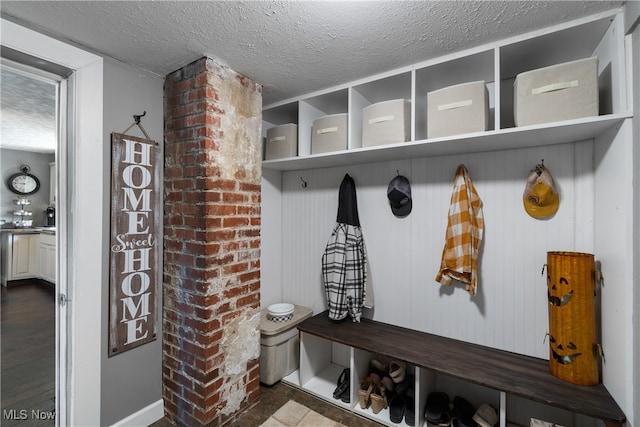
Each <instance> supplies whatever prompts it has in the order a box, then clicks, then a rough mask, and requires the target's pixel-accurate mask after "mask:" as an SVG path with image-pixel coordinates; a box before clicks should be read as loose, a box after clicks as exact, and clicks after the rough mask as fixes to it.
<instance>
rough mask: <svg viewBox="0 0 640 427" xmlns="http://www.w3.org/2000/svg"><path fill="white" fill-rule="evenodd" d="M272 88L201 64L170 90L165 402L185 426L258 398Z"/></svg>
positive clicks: (225, 416) (228, 417)
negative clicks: (267, 110) (266, 119)
mask: <svg viewBox="0 0 640 427" xmlns="http://www.w3.org/2000/svg"><path fill="white" fill-rule="evenodd" d="M261 104H262V89H261V87H260V86H259V85H257V84H255V83H253V82H252V81H251V80H249V79H247V78H245V77H243V76H241V75H239V74H237V73H236V72H234V71H232V70H229V69H228V68H225V67H222V66H220V65H218V64H216V63H215V62H214V61H212V60H211V59H208V58H202V59H200V60H198V61H195V62H193V63H191V64H189V65H187V66H185V67H184V68H182V69H180V70H178V71H175V72H173V73H171V74H169V75H168V76H167V77H166V80H165V87H164V121H165V213H164V218H165V222H164V277H163V282H164V283H163V287H164V311H163V315H164V317H163V339H164V343H163V356H164V363H163V365H164V366H163V395H164V404H165V413H166V415H167V417H168V418H169V419H170V420H171V421H173V422H174V423H176V424H177V425H185V426H205V425H211V426H214V425H225V424H227V423H229V422H230V421H232V420H233V419H235V418H236V417H237V415H238V414H240V413H241V412H242V411H244V410H245V409H246V408H248V407H250V406H252V405H253V404H255V403H256V402H257V400H258V397H259V390H260V389H259V366H258V362H259V355H260V311H259V306H260V178H261V158H262V156H261V153H262V148H261V147H262V138H261V123H262V112H261V110H262V105H261Z"/></svg>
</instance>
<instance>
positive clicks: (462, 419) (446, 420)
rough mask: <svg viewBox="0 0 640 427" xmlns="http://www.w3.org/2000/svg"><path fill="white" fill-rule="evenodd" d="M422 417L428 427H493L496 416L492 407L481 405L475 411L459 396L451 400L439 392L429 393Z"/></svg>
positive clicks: (496, 419)
mask: <svg viewBox="0 0 640 427" xmlns="http://www.w3.org/2000/svg"><path fill="white" fill-rule="evenodd" d="M424 417H425V419H426V420H427V425H428V426H429V427H444V426H451V427H478V426H481V427H493V426H494V425H495V424H496V423H497V422H498V416H497V413H496V410H495V408H494V407H493V406H491V405H489V404H486V403H485V404H483V405H482V406H480V408H478V410H477V411H476V410H475V409H474V407H473V405H472V404H471V403H470V402H469V401H468V400H466V399H465V398H463V397H461V396H455V397H454V398H453V406H451V402H450V401H449V396H448V395H447V394H446V393H444V392H440V391H435V392H432V393H429V395H428V396H427V403H426V407H425V413H424Z"/></svg>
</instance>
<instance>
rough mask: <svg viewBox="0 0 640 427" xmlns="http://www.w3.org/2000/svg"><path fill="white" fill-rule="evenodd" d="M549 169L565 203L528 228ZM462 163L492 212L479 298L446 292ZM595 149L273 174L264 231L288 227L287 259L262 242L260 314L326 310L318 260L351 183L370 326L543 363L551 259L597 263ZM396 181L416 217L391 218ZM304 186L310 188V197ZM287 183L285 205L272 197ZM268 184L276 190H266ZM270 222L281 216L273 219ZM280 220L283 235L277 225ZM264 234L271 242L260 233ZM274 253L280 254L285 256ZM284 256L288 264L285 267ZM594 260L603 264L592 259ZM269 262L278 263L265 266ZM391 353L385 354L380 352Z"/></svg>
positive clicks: (566, 147) (588, 145)
mask: <svg viewBox="0 0 640 427" xmlns="http://www.w3.org/2000/svg"><path fill="white" fill-rule="evenodd" d="M540 159H544V163H545V166H547V167H548V168H549V170H550V171H551V172H552V174H553V176H554V178H555V180H556V184H557V186H558V189H559V191H560V195H561V205H560V209H559V211H558V213H557V214H556V215H555V216H554V217H553V218H551V219H549V220H535V219H533V218H531V217H529V216H528V215H527V214H526V212H525V211H524V209H523V206H522V194H523V191H524V187H525V180H526V178H527V176H528V174H529V171H530V170H531V169H532V168H533V167H534V166H535V165H536V164H537V163H539V162H540ZM461 163H464V164H465V165H466V166H467V169H468V170H469V174H470V178H471V180H472V182H473V183H474V185H475V186H476V189H477V191H478V193H479V195H480V197H481V198H482V200H483V203H484V218H485V237H484V243H483V247H482V257H481V263H480V283H479V292H478V294H477V295H476V296H473V297H472V296H470V295H469V293H468V292H466V291H465V290H464V288H463V287H462V286H460V285H458V286H455V287H454V288H447V287H442V286H440V285H439V284H438V283H436V282H435V280H434V277H435V275H436V273H437V271H438V269H439V266H440V259H441V254H442V248H443V244H444V236H445V229H446V225H447V212H448V207H449V200H450V196H451V190H452V188H453V178H454V174H455V170H456V167H457V166H458V165H459V164H461ZM593 169H594V167H593V142H592V141H584V142H577V143H570V144H562V145H554V146H543V147H536V148H524V149H514V150H506V151H498V152H488V153H474V154H468V155H454V156H445V157H435V158H418V159H408V160H402V161H389V162H383V163H376V164H365V165H356V166H352V167H335V168H324V169H313V170H303V171H291V172H283V173H282V174H281V175H280V173H276V174H275V175H276V176H277V178H274V174H273V173H270V174H265V180H267V181H268V182H267V184H268V185H269V187H271V190H270V193H271V195H269V194H263V229H265V230H267V229H269V227H270V226H272V227H274V228H276V229H278V228H280V227H281V230H282V233H281V239H280V247H277V245H275V244H273V242H271V241H263V252H264V251H267V252H270V253H271V255H268V254H266V255H265V254H264V253H263V264H265V262H267V263H268V262H274V263H281V266H280V269H278V268H274V266H273V265H269V266H267V265H263V268H267V271H277V272H278V273H277V274H276V273H267V274H266V275H265V274H263V278H262V289H263V291H262V292H263V297H262V303H263V306H266V305H268V304H270V303H273V302H277V301H279V300H281V301H287V302H293V303H296V304H301V305H305V306H308V307H311V308H313V310H314V313H319V312H321V311H323V310H324V309H325V308H326V303H325V297H324V289H323V286H322V281H321V257H322V253H323V250H324V247H325V245H326V242H327V239H328V238H329V236H330V234H331V230H332V228H333V226H334V224H335V219H336V214H337V204H338V189H339V186H340V182H341V181H342V178H343V177H344V175H345V173H349V174H350V175H351V176H352V177H353V178H354V180H355V183H356V187H357V195H358V208H359V213H360V221H361V224H362V229H363V233H364V239H365V243H366V247H367V251H368V255H369V261H370V269H371V270H370V271H371V283H372V288H373V292H374V299H375V307H374V309H373V310H371V311H369V312H368V313H367V316H368V317H372V318H373V319H375V320H379V321H382V322H387V323H392V324H396V325H400V326H405V327H409V328H413V329H417V330H421V331H425V332H429V333H434V334H438V335H444V336H448V337H452V338H456V339H460V340H464V341H469V342H473V343H478V344H482V345H487V346H492V347H496V348H500V349H504V350H508V351H514V352H517V353H522V354H527V355H531V356H536V357H542V358H547V357H548V344H547V343H544V342H543V341H544V338H545V334H546V332H547V328H548V326H547V325H548V321H547V314H548V313H547V298H546V281H545V278H544V277H543V276H542V275H541V270H542V267H543V265H544V264H545V262H546V253H547V251H555V250H563V251H580V252H591V253H593V248H594V230H593V229H594V225H593V221H594V218H593V215H594V214H593V212H594V209H593V206H594V200H593V199H594V192H593V188H594V178H593ZM397 172H399V173H400V174H403V175H405V176H407V177H408V178H409V180H410V181H411V183H412V194H413V211H412V213H411V215H409V216H408V217H406V218H404V219H399V218H396V217H394V216H393V214H392V213H391V210H390V209H389V207H388V201H387V197H386V189H387V185H388V183H389V181H390V180H391V179H392V178H393V177H394V176H395V175H396V173H397ZM301 178H302V179H303V180H304V181H306V182H307V184H308V185H307V187H306V188H303V186H302V181H301ZM278 179H281V183H279V184H280V185H281V193H280V194H276V193H275V192H274V191H273V187H274V186H275V185H277V184H278V183H275V184H274V183H273V182H271V181H277V180H278ZM269 180H271V181H269ZM274 212H280V214H279V215H274V214H273V213H274ZM278 220H280V221H281V223H280V224H275V223H274V222H273V221H278ZM263 233H264V232H263ZM274 251H281V252H280V254H277V255H276V253H275V252H274ZM278 255H281V258H279V256H278ZM596 259H597V254H596ZM269 260H271V261H269ZM381 345H383V344H381Z"/></svg>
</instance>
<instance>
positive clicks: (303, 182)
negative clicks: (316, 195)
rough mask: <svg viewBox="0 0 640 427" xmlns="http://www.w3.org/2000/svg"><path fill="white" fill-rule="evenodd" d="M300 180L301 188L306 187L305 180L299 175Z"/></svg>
mask: <svg viewBox="0 0 640 427" xmlns="http://www.w3.org/2000/svg"><path fill="white" fill-rule="evenodd" d="M300 181H302V188H307V181H305V180H304V179H302V177H300Z"/></svg>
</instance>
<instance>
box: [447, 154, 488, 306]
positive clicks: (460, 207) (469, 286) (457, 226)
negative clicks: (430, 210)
mask: <svg viewBox="0 0 640 427" xmlns="http://www.w3.org/2000/svg"><path fill="white" fill-rule="evenodd" d="M483 231H484V217H483V214H482V200H480V197H479V196H478V193H477V192H476V189H475V187H474V185H473V184H472V183H471V180H470V179H469V177H468V174H467V168H466V167H465V166H464V165H460V166H458V169H457V170H456V178H455V182H454V186H453V193H452V194H451V204H450V206H449V220H448V224H447V232H446V241H445V245H444V249H443V251H442V262H441V265H440V271H439V272H438V274H437V275H436V281H437V282H440V283H441V284H442V285H447V286H449V285H451V284H452V281H453V280H458V281H460V282H462V283H464V284H465V285H466V290H467V291H469V293H470V294H471V295H475V293H476V291H477V287H478V258H479V256H480V244H481V243H482V234H483Z"/></svg>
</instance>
